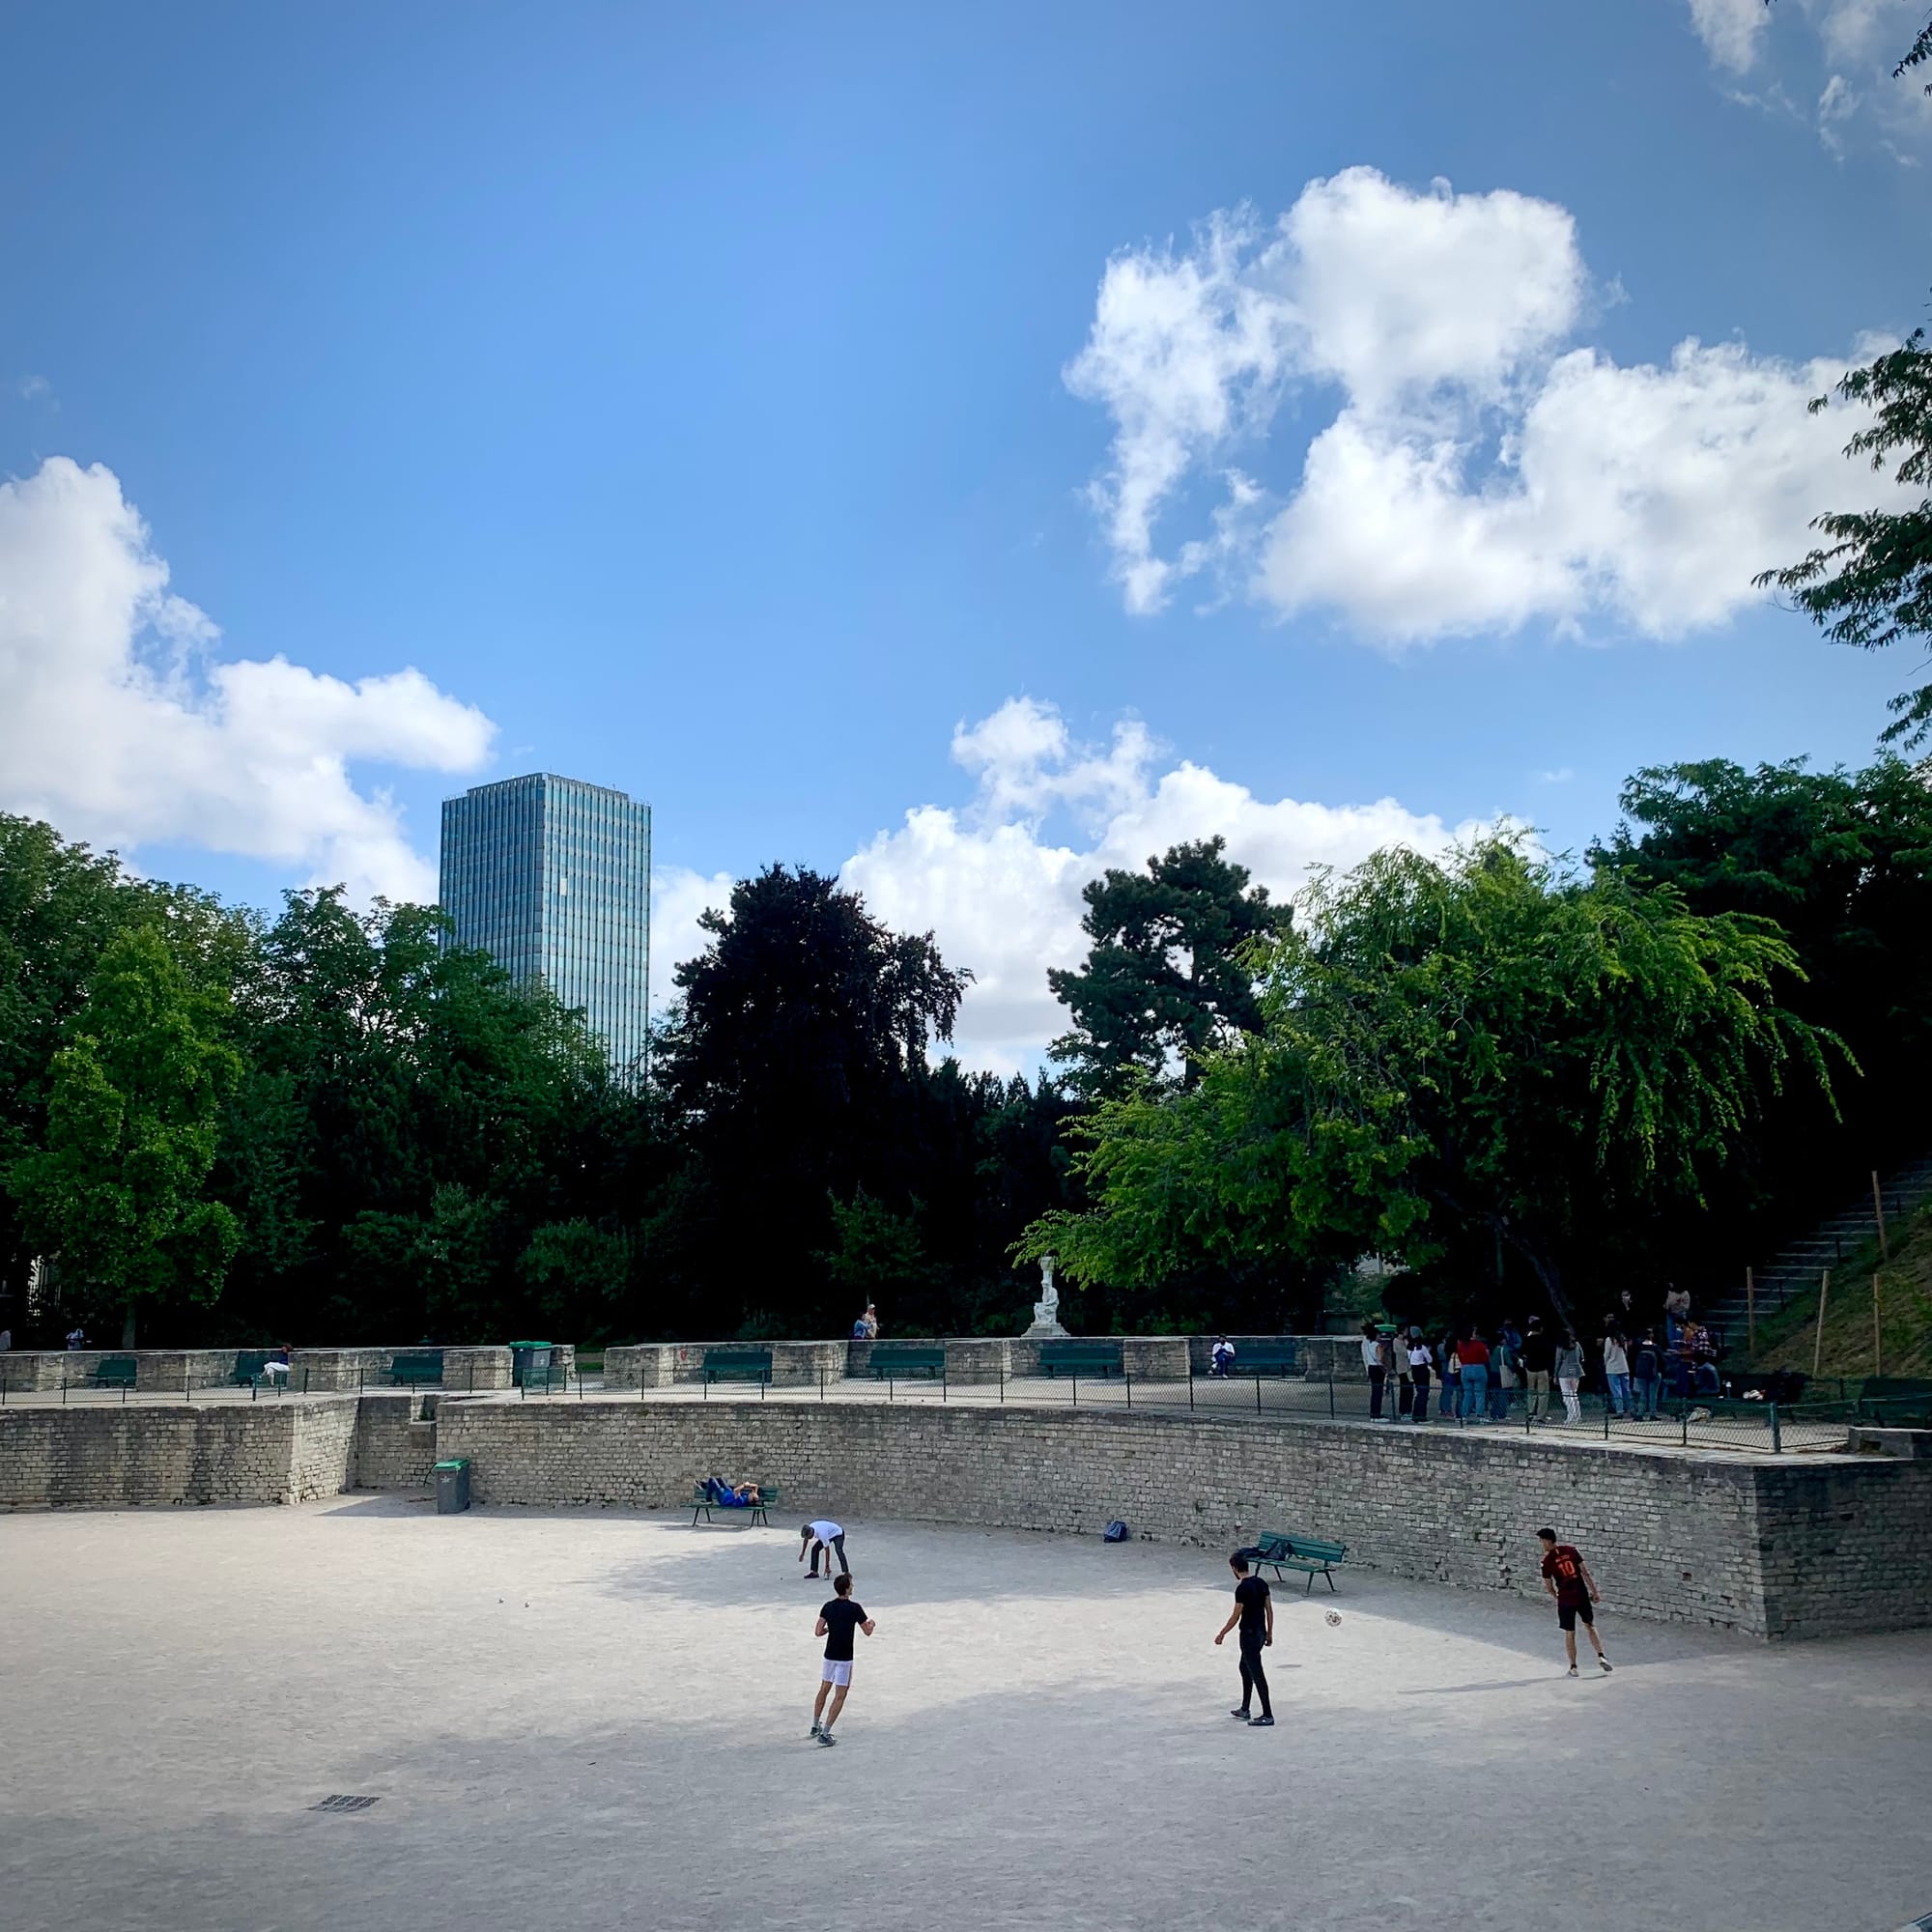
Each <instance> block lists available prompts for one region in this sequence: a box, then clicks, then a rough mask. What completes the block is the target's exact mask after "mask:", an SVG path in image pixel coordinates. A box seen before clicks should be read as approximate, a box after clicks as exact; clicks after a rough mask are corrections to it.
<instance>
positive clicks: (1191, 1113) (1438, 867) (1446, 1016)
mask: <svg viewBox="0 0 1932 1932" xmlns="http://www.w3.org/2000/svg"><path fill="white" fill-rule="evenodd" d="M1295 910H1296V919H1295V923H1294V924H1293V927H1291V928H1289V929H1287V930H1285V931H1283V932H1282V933H1280V934H1279V935H1278V936H1277V937H1276V938H1275V939H1274V940H1273V941H1272V942H1270V948H1269V952H1268V956H1267V958H1266V961H1265V978H1264V992H1263V1011H1264V1030H1263V1031H1262V1032H1261V1033H1260V1034H1258V1035H1256V1036H1253V1037H1248V1038H1245V1039H1242V1040H1238V1041H1236V1042H1235V1043H1233V1044H1231V1045H1228V1046H1224V1047H1221V1048H1218V1049H1216V1050H1214V1051H1212V1052H1210V1053H1209V1054H1208V1057H1207V1060H1206V1062H1205V1064H1204V1066H1203V1073H1202V1078H1201V1080H1200V1082H1199V1084H1198V1085H1197V1086H1196V1087H1195V1088H1194V1089H1193V1090H1192V1091H1189V1092H1186V1093H1182V1094H1169V1095H1155V1094H1130V1095H1128V1096H1126V1097H1124V1098H1122V1099H1119V1100H1114V1101H1110V1102H1108V1103H1106V1104H1105V1105H1103V1106H1102V1107H1101V1108H1100V1109H1099V1110H1098V1112H1097V1114H1096V1115H1095V1117H1094V1120H1093V1122H1091V1124H1090V1125H1089V1126H1088V1127H1087V1128H1086V1129H1085V1133H1086V1139H1087V1145H1086V1147H1085V1148H1084V1150H1083V1151H1082V1153H1081V1156H1080V1163H1081V1167H1082V1170H1083V1176H1084V1179H1085V1181H1086V1184H1087V1187H1088V1189H1089V1190H1090V1193H1091V1196H1092V1198H1093V1200H1094V1204H1095V1205H1094V1208H1093V1209H1092V1211H1090V1212H1087V1213H1084V1214H1082V1213H1069V1212H1065V1211H1063V1212H1059V1213H1054V1214H1049V1215H1046V1216H1044V1217H1042V1218H1041V1219H1040V1220H1039V1221H1037V1222H1036V1223H1035V1224H1034V1226H1033V1227H1031V1228H1030V1229H1029V1230H1028V1232H1027V1235H1026V1237H1025V1239H1024V1242H1023V1243H1022V1249H1021V1251H1022V1252H1023V1253H1025V1254H1027V1255H1030V1256H1035V1255H1039V1254H1043V1253H1048V1252H1052V1253H1057V1254H1058V1255H1059V1256H1060V1257H1061V1259H1062V1262H1063V1264H1065V1266H1066V1268H1067V1270H1068V1272H1069V1273H1070V1274H1072V1275H1073V1276H1074V1277H1075V1278H1076V1279H1078V1280H1084V1281H1094V1280H1101V1281H1117V1280H1126V1281H1129V1282H1145V1283H1151V1282H1152V1281H1155V1280H1157V1279H1159V1278H1161V1277H1162V1276H1164V1275H1171V1274H1173V1273H1175V1272H1177V1271H1180V1270H1183V1269H1185V1268H1187V1267H1190V1266H1198V1265H1200V1264H1202V1263H1203V1262H1207V1263H1210V1264H1219V1265H1223V1266H1234V1265H1237V1264H1242V1263H1244V1262H1249V1261H1252V1260H1253V1259H1254V1258H1257V1257H1262V1258H1274V1259H1277V1260H1279V1261H1282V1262H1293V1261H1300V1262H1305V1263H1314V1264H1322V1265H1326V1266H1335V1265H1338V1264H1344V1263H1346V1262H1348V1261H1350V1260H1351V1259H1352V1258H1354V1257H1355V1256H1358V1255H1360V1254H1362V1253H1364V1252H1375V1253H1378V1254H1380V1255H1381V1256H1383V1257H1385V1258H1386V1259H1388V1260H1390V1261H1392V1262H1395V1263H1397V1264H1401V1265H1403V1266H1406V1267H1407V1268H1410V1269H1422V1270H1428V1269H1430V1268H1432V1267H1434V1266H1437V1265H1439V1264H1445V1263H1450V1264H1458V1271H1459V1272H1460V1273H1461V1274H1462V1276H1463V1279H1465V1280H1468V1279H1474V1280H1477V1281H1481V1280H1484V1279H1485V1278H1487V1279H1489V1280H1490V1281H1491V1282H1492V1284H1493V1287H1492V1293H1495V1294H1500V1293H1502V1292H1503V1282H1502V1281H1501V1280H1500V1279H1498V1278H1497V1275H1496V1274H1495V1273H1492V1271H1491V1269H1490V1268H1489V1267H1488V1266H1486V1265H1484V1264H1483V1263H1484V1261H1485V1258H1486V1257H1487V1256H1489V1255H1491V1254H1496V1255H1507V1256H1508V1257H1512V1258H1513V1260H1514V1264H1515V1266H1516V1267H1517V1268H1519V1269H1521V1270H1523V1271H1525V1275H1526V1283H1525V1289H1524V1292H1525V1293H1527V1292H1528V1290H1527V1284H1533V1288H1534V1293H1537V1294H1538V1295H1540V1296H1542V1297H1547V1298H1548V1302H1549V1303H1550V1304H1552V1305H1553V1306H1554V1307H1555V1308H1556V1309H1557V1310H1558V1311H1559V1313H1563V1312H1566V1311H1567V1302H1568V1293H1569V1289H1568V1286H1567V1283H1568V1277H1569V1274H1570V1272H1571V1270H1572V1269H1573V1267H1577V1266H1578V1265H1580V1266H1581V1267H1583V1268H1584V1269H1585V1270H1587V1268H1588V1267H1589V1266H1590V1265H1591V1264H1592V1260H1593V1258H1595V1257H1597V1256H1599V1255H1600V1254H1601V1253H1602V1252H1603V1249H1604V1246H1605V1241H1606V1240H1607V1239H1609V1237H1610V1236H1611V1232H1612V1231H1613V1230H1614V1229H1615V1228H1616V1227H1617V1225H1618V1224H1619V1223H1620V1222H1626V1221H1634V1222H1639V1223H1640V1222H1641V1221H1642V1220H1643V1219H1644V1217H1646V1216H1647V1215H1648V1214H1649V1213H1651V1212H1652V1211H1653V1210H1654V1209H1655V1208H1657V1207H1658V1206H1659V1205H1660V1204H1661V1203H1662V1202H1665V1201H1669V1200H1671V1199H1673V1198H1681V1197H1686V1196H1688V1197H1690V1198H1695V1197H1696V1196H1697V1195H1698V1194H1699V1192H1700V1190H1701V1188H1702V1185H1703V1180H1704V1178H1705V1176H1706V1175H1707V1174H1708V1173H1709V1172H1710V1171H1711V1169H1712V1168H1713V1167H1714V1166H1715V1165H1716V1164H1718V1163H1719V1162H1721V1161H1722V1160H1723V1159H1724V1158H1725V1156H1726V1154H1727V1153H1728V1151H1730V1150H1731V1149H1732V1148H1733V1147H1734V1145H1735V1144H1736V1141H1737V1139H1738V1137H1739V1136H1740V1134H1741V1133H1742V1132H1743V1131H1744V1129H1745V1127H1746V1126H1747V1123H1748V1122H1750V1121H1751V1120H1752V1119H1753V1118H1754V1117H1755V1116H1756V1114H1757V1113H1758V1111H1759V1109H1760V1108H1761V1107H1762V1106H1763V1104H1764V1102H1765V1100H1766V1098H1767V1096H1768V1095H1770V1094H1775V1093H1776V1091H1777V1089H1778V1088H1779V1086H1780V1085H1781V1083H1782V1081H1783V1080H1784V1078H1785V1077H1786V1074H1787V1073H1788V1072H1789V1071H1790V1070H1791V1069H1792V1068H1793V1067H1794V1066H1796V1067H1797V1068H1798V1069H1799V1070H1800V1071H1801V1072H1802V1073H1803V1074H1804V1077H1805V1078H1807V1079H1816V1080H1822V1079H1823V1078H1824V1042H1822V1041H1821V1040H1820V1038H1819V1037H1818V1036H1816V1035H1815V1034H1814V1033H1813V1031H1812V1030H1811V1029H1809V1028H1807V1027H1806V1026H1805V1025H1804V1023H1803V1022H1802V1021H1799V1020H1796V1019H1794V1018H1793V1017H1792V1016H1791V1015H1789V1014H1788V1013H1786V1012H1784V1011H1783V1010H1782V1009H1780V1008H1779V1007H1778V1005H1777V1004H1776V992H1777V988H1778V986H1779V984H1780V982H1788V981H1789V980H1791V979H1792V977H1793V976H1794V974H1795V971H1796V960H1795V957H1794V955H1793V953H1792V951H1791V949H1790V947H1789V945H1788V944H1787V943H1786V942H1785V941H1784V939H1783V938H1782V937H1781V936H1780V935H1779V934H1778V932H1777V930H1776V927H1775V926H1773V925H1771V924H1770V923H1767V922H1765V921H1762V920H1759V919H1755V918H1752V917H1750V916H1748V915H1746V914H1741V913H1725V914H1719V915H1717V916H1713V917H1702V916H1699V915H1697V914H1694V913H1692V912H1690V910H1689V909H1688V908H1687V907H1686V905H1685V903H1684V900H1683V898H1682V896H1681V895H1680V894H1679V893H1677V892H1676V891H1675V890H1674V889H1673V888H1671V887H1669V886H1663V885H1654V884H1646V883H1643V882H1640V881H1638V880H1635V879H1634V878H1632V877H1630V876H1628V875H1625V874H1623V873H1619V872H1615V871H1604V872H1600V873H1599V874H1598V875H1597V876H1596V877H1594V878H1591V879H1588V880H1577V879H1570V878H1566V877H1563V876H1560V875H1558V874H1557V873H1556V872H1554V871H1553V870H1552V868H1551V867H1549V866H1548V865H1547V864H1546V863H1544V862H1542V861H1541V860H1539V859H1538V858H1536V857H1535V856H1534V855H1533V854H1531V853H1530V852H1529V851H1527V850H1526V849H1525V848H1524V847H1523V846H1522V845H1521V844H1520V843H1519V842H1515V841H1512V840H1507V839H1492V840H1489V841H1486V842H1482V843H1479V844H1476V845H1474V846H1471V847H1469V848H1467V849H1465V850H1463V851H1461V852H1459V853H1458V854H1457V855H1455V856H1454V857H1453V858H1452V859H1450V860H1448V861H1446V862H1443V863H1439V864H1438V863H1436V862H1435V861H1432V860H1429V859H1426V858H1423V857H1421V856H1420V855H1418V854H1416V853H1413V852H1408V851H1400V850H1397V851H1386V852H1382V853H1379V854H1378V855H1377V856H1376V857H1375V858H1373V859H1371V860H1370V861H1369V862H1368V863H1367V864H1366V865H1365V866H1363V867H1360V868H1359V869H1357V870H1356V871H1355V872H1353V873H1351V874H1350V875H1349V876H1348V877H1347V878H1345V879H1341V880H1336V879H1333V878H1322V879H1320V880H1318V881H1317V882H1316V883H1315V884H1313V885H1312V886H1311V887H1309V888H1308V889H1307V890H1306V891H1305V892H1304V893H1303V894H1302V895H1299V897H1298V899H1297V901H1296V907H1295Z"/></svg>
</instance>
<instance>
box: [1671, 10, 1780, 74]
mask: <svg viewBox="0 0 1932 1932" xmlns="http://www.w3.org/2000/svg"><path fill="white" fill-rule="evenodd" d="M1690 24H1691V25H1692V26H1694V27H1695V28H1696V29H1697V37H1698V39H1699V40H1701V41H1702V42H1703V43H1704V47H1705V51H1706V52H1707V53H1709V54H1710V56H1711V58H1712V60H1713V61H1715V62H1716V63H1717V65H1718V66H1719V67H1720V68H1723V69H1725V70H1726V71H1729V72H1731V73H1744V72H1747V71H1748V70H1749V68H1750V66H1751V64H1752V63H1753V62H1754V61H1755V60H1756V59H1757V43H1758V41H1759V39H1760V37H1761V36H1762V35H1763V33H1764V31H1765V29H1766V28H1768V27H1769V26H1770V25H1771V10H1770V9H1769V8H1768V7H1767V6H1766V5H1765V4H1764V0H1690Z"/></svg>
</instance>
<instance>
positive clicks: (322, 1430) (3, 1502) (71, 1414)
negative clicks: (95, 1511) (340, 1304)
mask: <svg viewBox="0 0 1932 1932" xmlns="http://www.w3.org/2000/svg"><path fill="white" fill-rule="evenodd" d="M354 1440H355V1401H354V1400H353V1399H350V1400H346V1401H325V1402H312V1403H300V1404H298V1403H273V1404H269V1403H232V1404H224V1405H215V1404H212V1403H204V1404H199V1405H194V1406H190V1405H188V1404H186V1403H158V1402H152V1401H150V1402H145V1403H138V1404H137V1403H130V1404H128V1406H126V1407H122V1406H119V1405H113V1404H109V1405H103V1406H99V1407H87V1408H74V1407H69V1408H9V1409H5V1410H0V1507H7V1508H30V1509H35V1508H38V1509H44V1508H47V1507H53V1508H56V1509H58V1508H64V1507H74V1506H81V1505H90V1506H95V1507H120V1508H138V1507H142V1506H144V1505H149V1504H156V1503H217V1502H218V1503H279V1502H290V1501H305V1500H307V1499H308V1498H310V1497H312V1496H318V1495H334V1494H336V1493H337V1492H340V1491H341V1490H342V1489H344V1488H345V1487H346V1486H347V1484H348V1481H349V1475H350V1459H351V1456H352V1453H353V1445H354Z"/></svg>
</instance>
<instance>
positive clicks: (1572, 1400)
mask: <svg viewBox="0 0 1932 1932" xmlns="http://www.w3.org/2000/svg"><path fill="white" fill-rule="evenodd" d="M1582 1383H1583V1345H1582V1344H1581V1343H1580V1342H1579V1341H1577V1337H1576V1336H1575V1335H1574V1334H1572V1333H1571V1331H1570V1330H1569V1329H1567V1328H1566V1329H1565V1330H1564V1331H1563V1342H1562V1345H1561V1347H1559V1348H1558V1349H1557V1350H1556V1386H1557V1387H1558V1388H1559V1389H1561V1390H1562V1391H1563V1420H1564V1421H1565V1422H1581V1421H1582V1419H1583V1405H1582V1404H1581V1403H1580V1402H1579V1401H1577V1390H1578V1389H1579V1388H1580V1387H1581V1386H1582Z"/></svg>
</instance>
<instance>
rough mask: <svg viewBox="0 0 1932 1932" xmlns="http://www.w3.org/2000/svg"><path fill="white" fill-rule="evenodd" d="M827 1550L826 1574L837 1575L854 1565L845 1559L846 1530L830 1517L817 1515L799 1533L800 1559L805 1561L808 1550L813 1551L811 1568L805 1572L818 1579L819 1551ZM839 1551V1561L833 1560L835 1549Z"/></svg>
mask: <svg viewBox="0 0 1932 1932" xmlns="http://www.w3.org/2000/svg"><path fill="white" fill-rule="evenodd" d="M821 1549H822V1550H824V1552H825V1574H826V1575H827V1576H828V1577H837V1576H838V1575H840V1574H841V1573H842V1572H846V1571H849V1570H850V1569H851V1568H852V1566H851V1564H849V1563H848V1562H846V1560H845V1532H844V1531H843V1530H842V1529H840V1528H839V1526H838V1524H837V1523H836V1522H834V1521H833V1520H831V1519H830V1518H829V1517H816V1518H814V1519H813V1520H811V1521H810V1522H809V1523H807V1524H806V1525H805V1527H804V1528H803V1529H801V1530H800V1531H799V1533H798V1560H799V1561H800V1562H801V1563H803V1562H804V1561H805V1558H806V1552H807V1551H808V1550H810V1553H811V1568H810V1569H809V1570H808V1571H807V1572H806V1573H805V1574H806V1575H807V1576H808V1577H811V1578H813V1579H814V1580H816V1578H817V1576H818V1552H819V1551H820V1550H821ZM834 1550H837V1551H838V1563H837V1564H834V1562H833V1561H832V1555H833V1551H834Z"/></svg>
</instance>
